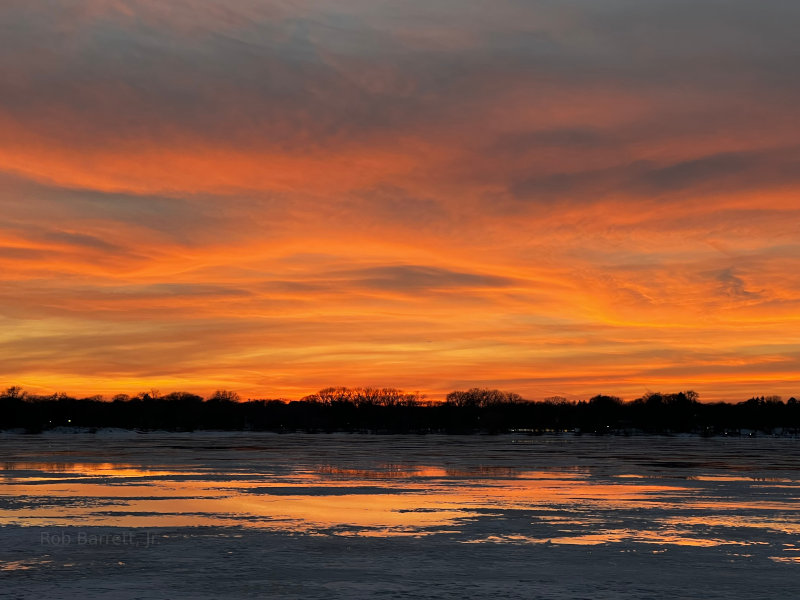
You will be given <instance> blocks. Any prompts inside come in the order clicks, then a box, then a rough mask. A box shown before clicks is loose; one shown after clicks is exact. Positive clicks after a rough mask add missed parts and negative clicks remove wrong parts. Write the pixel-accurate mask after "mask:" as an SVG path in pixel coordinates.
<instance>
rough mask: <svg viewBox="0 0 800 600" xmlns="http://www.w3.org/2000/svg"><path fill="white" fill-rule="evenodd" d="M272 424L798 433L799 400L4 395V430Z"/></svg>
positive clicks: (481, 393)
mask: <svg viewBox="0 0 800 600" xmlns="http://www.w3.org/2000/svg"><path fill="white" fill-rule="evenodd" d="M59 428H62V429H64V428H66V430H73V429H75V428H79V429H80V430H81V431H87V432H89V431H97V430H100V429H108V428H110V429H124V430H131V431H152V430H162V431H174V432H188V431H206V430H219V431H273V432H276V433H288V432H308V433H333V432H354V433H355V432H360V433H384V434H395V433H414V434H425V433H435V434H459V435H464V434H498V433H515V434H518V435H541V434H544V433H557V434H564V435H612V434H613V435H646V434H695V435H704V436H714V435H727V436H751V435H764V434H766V435H787V436H797V435H800V403H799V402H798V401H797V400H796V399H795V398H790V399H789V400H788V401H786V402H784V401H783V400H782V399H781V398H779V397H775V396H773V397H760V398H750V399H749V400H747V401H744V402H739V403H737V404H729V403H713V404H704V403H701V402H700V401H699V399H698V396H697V394H695V393H694V392H691V391H689V392H678V393H674V394H648V395H647V396H645V397H643V398H638V399H636V400H634V401H632V402H623V401H622V400H620V399H619V398H617V397H615V396H603V395H598V396H594V397H593V398H591V399H589V400H588V401H579V402H570V401H567V400H566V399H564V398H557V397H556V398H549V399H546V400H544V401H539V402H534V401H528V400H525V399H523V398H521V397H520V396H519V395H517V394H513V393H508V392H501V391H499V390H485V389H478V388H474V389H472V390H468V391H464V392H453V393H452V394H449V395H448V397H447V401H445V402H440V403H431V402H423V401H422V400H421V399H420V397H419V396H417V395H415V394H406V393H404V392H402V391H400V390H394V389H391V388H382V389H373V388H354V389H349V388H328V389H326V390H322V391H320V392H319V393H317V394H314V395H312V396H308V397H306V398H304V399H302V400H299V401H292V402H285V401H282V400H248V401H240V399H239V397H238V395H236V394H235V393H233V392H225V391H219V392H217V393H215V394H214V395H212V396H211V397H209V398H207V399H204V398H202V397H201V396H197V395H194V394H189V393H186V392H176V393H172V394H168V395H165V396H160V395H158V394H157V393H146V394H140V395H138V396H135V397H133V398H131V397H129V396H119V397H115V398H114V399H113V400H112V401H106V400H103V399H101V398H83V399H76V398H71V397H69V396H67V395H65V394H61V395H56V396H49V397H39V396H28V395H26V394H24V393H23V392H20V391H19V388H9V390H7V391H6V393H5V394H4V395H3V394H0V431H2V430H18V431H25V432H27V433H39V432H43V431H49V430H54V429H59Z"/></svg>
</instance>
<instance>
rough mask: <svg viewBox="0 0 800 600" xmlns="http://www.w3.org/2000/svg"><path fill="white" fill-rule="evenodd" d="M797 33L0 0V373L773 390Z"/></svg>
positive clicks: (113, 388) (752, 12)
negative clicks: (1, 0) (0, 0)
mask: <svg viewBox="0 0 800 600" xmlns="http://www.w3.org/2000/svg"><path fill="white" fill-rule="evenodd" d="M798 23H800V3H799V2H796V1H793V0H760V1H759V2H754V1H753V0H691V1H690V0H650V1H646V2H645V1H642V0H560V1H553V0H460V1H455V0H425V1H422V0H402V1H401V0H394V1H392V2H388V1H385V0H335V1H334V0H314V1H311V0H308V1H305V0H297V1H288V0H225V1H223V0H169V1H165V0H133V1H131V0H126V1H122V0H118V1H116V0H43V1H37V2H32V1H31V0H3V2H2V5H0V215H2V216H0V281H1V282H2V285H0V384H2V383H3V382H5V385H6V386H8V385H14V384H16V385H22V386H23V387H24V388H25V389H27V390H29V391H32V392H37V393H52V392H57V391H65V392H70V393H73V394H79V395H88V394H95V393H100V394H106V395H111V394H114V393H117V392H127V393H136V392H139V391H143V390H147V389H150V388H157V389H159V390H161V391H162V392H169V391H173V390H189V391H193V392H196V393H208V392H211V391H213V390H215V389H219V388H224V389H232V390H236V391H238V392H239V393H240V394H241V395H242V396H243V397H259V398H278V397H282V398H299V397H301V396H303V395H306V394H309V393H312V392H314V391H316V390H317V389H319V388H322V387H326V386H329V385H347V386H369V385H377V386H392V387H399V388H403V389H406V390H409V391H416V390H418V391H420V392H422V393H425V394H428V396H429V397H430V398H434V399H436V398H440V397H442V396H443V394H445V393H447V392H449V391H451V390H454V389H464V388H467V387H473V386H482V387H483V386H486V387H497V388H501V389H505V390H509V391H515V392H518V393H520V394H522V395H523V396H525V397H527V398H530V399H542V398H544V397H547V396H553V395H563V396H566V397H568V398H570V399H578V398H587V397H589V396H591V395H594V394H597V393H606V394H617V395H620V396H622V397H623V398H626V399H633V398H635V397H637V396H640V395H642V394H643V393H645V392H647V391H648V390H649V391H663V392H671V391H678V390H683V389H694V390H696V391H698V392H699V393H700V397H701V400H731V401H739V400H744V399H747V398H748V397H750V396H751V395H753V394H758V395H761V394H780V395H783V396H784V397H788V396H792V395H795V396H796V395H798V394H800V361H799V358H800V108H799V107H800V68H798V61H800V41H798V33H797V24H798Z"/></svg>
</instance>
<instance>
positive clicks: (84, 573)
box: [0, 431, 800, 599]
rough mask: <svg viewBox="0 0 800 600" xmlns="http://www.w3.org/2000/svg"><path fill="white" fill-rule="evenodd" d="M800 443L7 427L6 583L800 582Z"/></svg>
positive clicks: (91, 588) (499, 586) (0, 527)
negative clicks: (10, 430)
mask: <svg viewBox="0 0 800 600" xmlns="http://www.w3.org/2000/svg"><path fill="white" fill-rule="evenodd" d="M798 448H800V441H798V440H796V439H788V438H767V437H760V438H708V439H705V438H698V437H587V436H583V437H578V436H571V435H570V436H538V437H526V436H463V437H461V436H378V435H353V434H334V435H308V434H296V435H295V434H292V435H280V434H269V433H191V434H167V433H146V434H139V433H135V432H103V431H101V432H98V433H97V434H64V433H54V432H50V433H45V434H41V435H22V434H0V467H2V471H0V597H10V598H18V597H20V598H27V597H31V598H34V597H46V598H79V597H80V598H86V597H100V596H104V595H109V594H112V593H113V597H115V598H183V597H185V598H219V597H233V598H257V597H289V598H309V597H311V598H329V597H343V598H344V597H347V598H351V597H356V598H361V597H374V596H380V597H389V598H403V597H431V598H463V597H504V598H592V599H598V598H675V597H684V598H686V597H704V598H754V597H764V598H766V597H772V598H777V597H786V598H788V597H797V595H798V593H800V592H798V581H800V452H798Z"/></svg>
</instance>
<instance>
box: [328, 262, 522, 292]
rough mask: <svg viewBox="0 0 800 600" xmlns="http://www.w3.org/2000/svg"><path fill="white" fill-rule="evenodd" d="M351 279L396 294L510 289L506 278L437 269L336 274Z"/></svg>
mask: <svg viewBox="0 0 800 600" xmlns="http://www.w3.org/2000/svg"><path fill="white" fill-rule="evenodd" d="M339 275H340V276H345V277H348V278H353V283H354V284H355V285H357V286H363V287H367V288H373V289H381V290H388V291H399V292H403V291H405V292H420V291H425V290H447V289H457V288H498V287H507V286H510V285H513V283H514V280H513V279H510V278H507V277H498V276H494V275H483V274H476V273H464V272H459V271H451V270H448V269H441V268H436V267H425V266H417V265H393V266H384V267H371V268H366V269H355V270H352V271H343V272H341V273H340V274H339Z"/></svg>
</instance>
